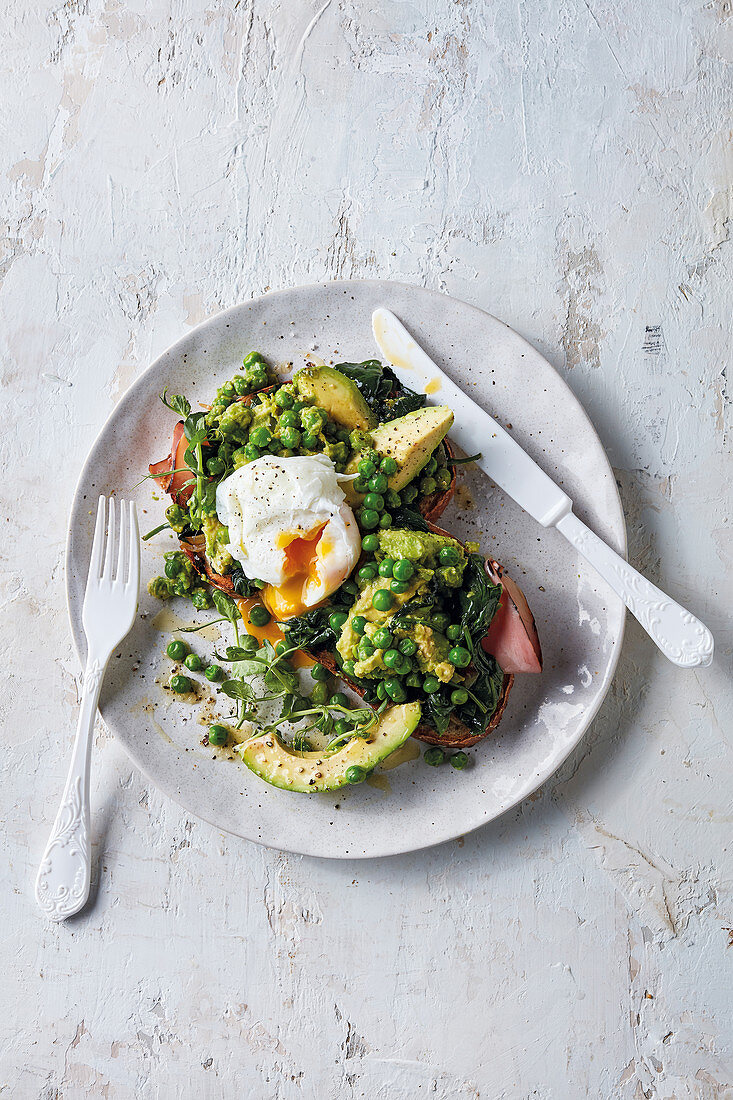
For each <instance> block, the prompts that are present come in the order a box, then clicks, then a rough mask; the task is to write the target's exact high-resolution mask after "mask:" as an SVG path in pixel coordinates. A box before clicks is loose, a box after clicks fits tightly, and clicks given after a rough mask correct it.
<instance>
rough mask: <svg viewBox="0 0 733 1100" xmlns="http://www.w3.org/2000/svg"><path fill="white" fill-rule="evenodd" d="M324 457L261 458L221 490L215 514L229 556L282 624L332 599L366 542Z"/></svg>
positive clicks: (337, 475) (246, 467) (235, 474)
mask: <svg viewBox="0 0 733 1100" xmlns="http://www.w3.org/2000/svg"><path fill="white" fill-rule="evenodd" d="M339 476H340V475H339V474H338V472H337V470H336V467H335V466H334V464H333V463H332V462H331V460H330V459H329V458H326V456H325V455H313V456H311V457H308V456H304V457H300V456H293V457H292V458H277V457H275V456H273V455H263V456H262V457H261V458H257V459H255V461H254V462H249V463H247V465H245V466H241V467H240V468H239V469H238V470H235V471H234V473H233V474H230V475H229V477H227V478H225V479H224V480H223V481H221V482H220V483H219V485H218V486H217V490H216V512H217V515H218V517H219V520H220V522H221V523H223V524H224V525H225V526H226V527H228V529H229V545H228V547H227V549H228V550H229V553H230V554H231V555H232V557H233V558H235V559H236V560H237V561H238V562H239V563H240V564H241V566H242V569H243V571H244V573H245V575H246V576H247V577H249V578H250V579H251V580H256V579H259V580H262V581H265V582H266V584H265V588H264V589H263V590H262V598H263V601H264V602H265V604H266V605H267V607H268V608H269V609H270V611H271V612H272V613H273V615H275V617H276V618H278V619H286V618H290V617H292V616H293V615H299V614H301V612H303V611H304V610H306V609H307V608H309V607H313V606H315V605H316V604H318V603H321V601H323V600H325V599H326V597H327V596H330V595H331V593H333V592H334V591H335V590H336V589H337V588H338V587H339V585H341V584H342V583H343V582H344V581H345V580H346V578H347V577H348V576H349V574H350V573H351V571H352V569H353V568H354V566H355V565H356V563H357V561H358V559H359V554H360V552H361V537H360V534H359V529H358V526H357V523H356V519H355V518H354V513H353V512H352V511H351V508H349V506H348V505H347V504H346V503H345V497H344V492H343V490H342V488H341V486H340V485H339Z"/></svg>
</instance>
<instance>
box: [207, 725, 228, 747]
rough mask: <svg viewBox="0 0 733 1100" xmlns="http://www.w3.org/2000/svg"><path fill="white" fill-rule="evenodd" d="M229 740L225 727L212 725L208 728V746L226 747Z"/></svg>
mask: <svg viewBox="0 0 733 1100" xmlns="http://www.w3.org/2000/svg"><path fill="white" fill-rule="evenodd" d="M228 740H229V730H228V729H227V728H226V726H219V725H213V726H209V744H210V745H226V743H227V741H228Z"/></svg>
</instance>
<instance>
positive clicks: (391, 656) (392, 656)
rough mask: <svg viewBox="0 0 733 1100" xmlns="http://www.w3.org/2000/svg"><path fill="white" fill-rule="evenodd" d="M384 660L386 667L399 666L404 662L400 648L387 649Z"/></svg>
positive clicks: (383, 656) (383, 655)
mask: <svg viewBox="0 0 733 1100" xmlns="http://www.w3.org/2000/svg"><path fill="white" fill-rule="evenodd" d="M382 660H383V661H384V664H385V667H386V668H399V667H400V665H401V664H402V654H401V653H400V651H399V650H398V649H385V651H384V653H383V654H382Z"/></svg>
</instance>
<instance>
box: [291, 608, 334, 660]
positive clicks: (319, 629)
mask: <svg viewBox="0 0 733 1100" xmlns="http://www.w3.org/2000/svg"><path fill="white" fill-rule="evenodd" d="M333 612H334V608H333V607H315V608H313V610H312V611H306V612H305V614H304V615H298V617H297V618H295V619H289V620H288V621H287V623H284V624H283V630H284V632H285V637H286V639H287V642H288V645H289V646H296V647H297V648H298V649H309V650H316V649H324V648H325V649H333V647H334V646H335V645H336V631H335V630H333V628H332V627H331V625H330V623H329V621H328V620H329V617H330V616H331V615H332V614H333Z"/></svg>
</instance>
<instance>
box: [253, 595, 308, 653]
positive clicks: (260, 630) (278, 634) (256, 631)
mask: <svg viewBox="0 0 733 1100" xmlns="http://www.w3.org/2000/svg"><path fill="white" fill-rule="evenodd" d="M260 602H261V601H260V600H258V599H255V598H254V597H251V598H250V599H247V600H237V605H238V607H239V611H240V614H241V616H242V621H243V623H244V626H245V629H246V631H247V633H248V634H250V635H251V636H252V637H253V638H256V639H257V641H258V642H264V641H268V642H270V643H271V644H272V645H277V643H278V642H282V641H285V635H284V634H283V632H282V630H281V629H280V627H279V626H278V625H277V623H276V622H275V620H274V619H271V620H270V622H269V623H268V624H267V626H255V625H254V623H251V622H250V621H249V613H250V611H251V610H252V608H253V607H256V606H257V604H259V603H260ZM288 660H289V661H290V663H291V664H292V665H294V666H295V668H309V667H310V665H313V664H315V661H314V660H313V658H312V657H309V656H308V654H307V653H304V652H303V650H302V649H297V650H296V651H295V653H291V654H290V656H289V657H288Z"/></svg>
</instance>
